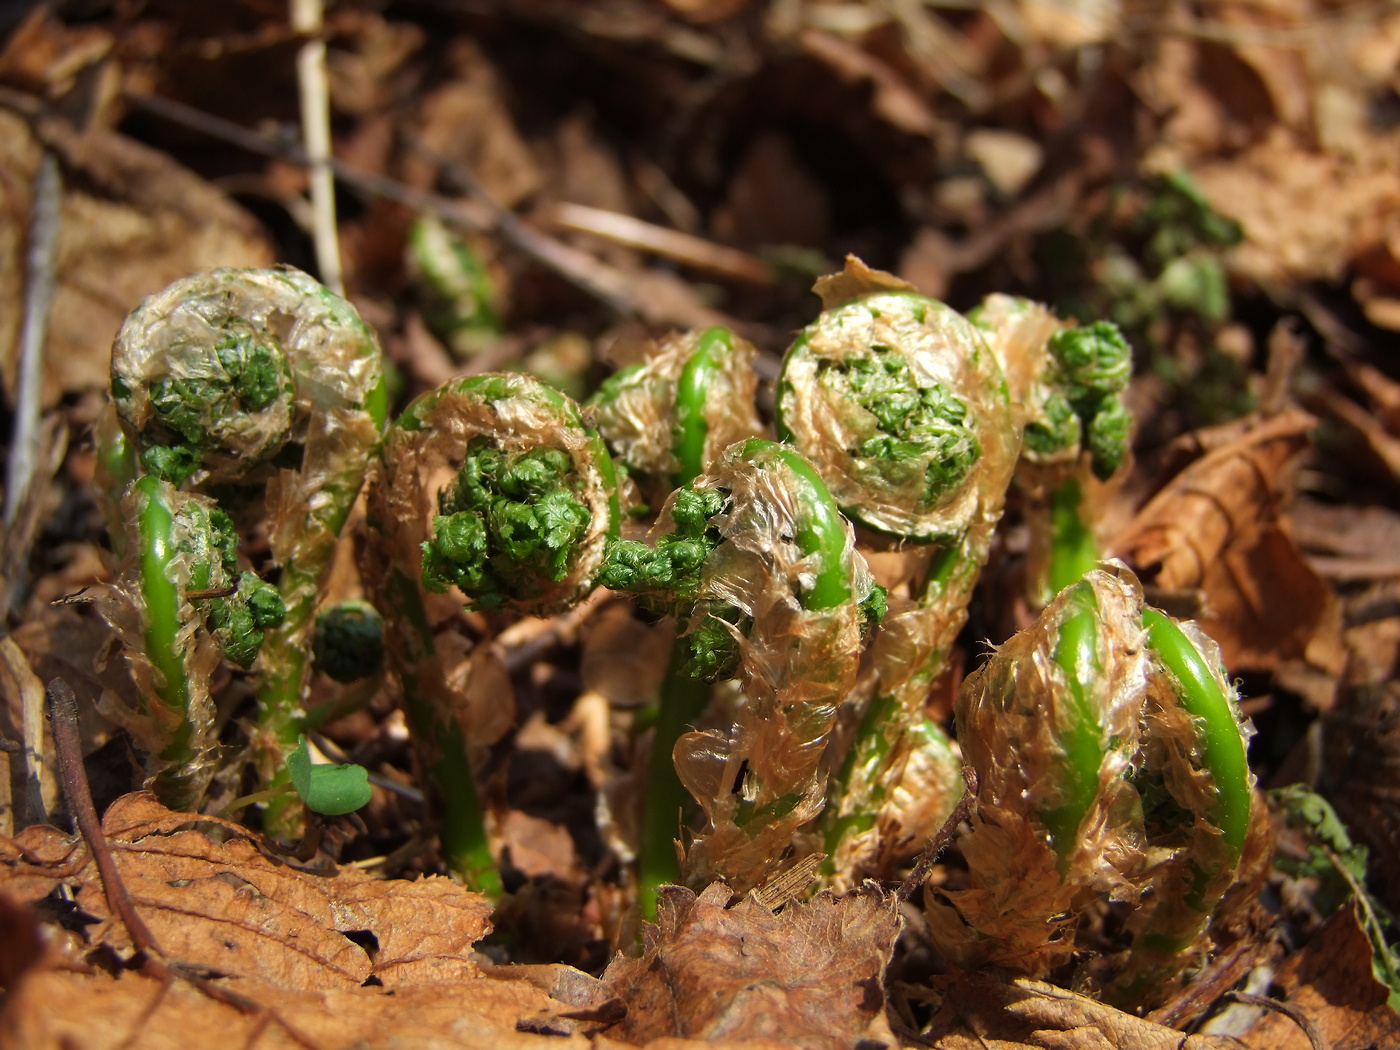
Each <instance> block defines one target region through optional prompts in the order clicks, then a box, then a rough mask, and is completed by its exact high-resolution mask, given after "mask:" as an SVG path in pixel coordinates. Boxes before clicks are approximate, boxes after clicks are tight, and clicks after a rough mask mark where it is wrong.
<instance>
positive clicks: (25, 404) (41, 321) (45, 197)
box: [5, 150, 63, 526]
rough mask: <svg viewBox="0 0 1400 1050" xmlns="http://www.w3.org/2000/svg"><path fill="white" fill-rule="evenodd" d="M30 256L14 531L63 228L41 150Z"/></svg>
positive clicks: (12, 497) (49, 157)
mask: <svg viewBox="0 0 1400 1050" xmlns="http://www.w3.org/2000/svg"><path fill="white" fill-rule="evenodd" d="M29 215H30V222H29V251H28V252H27V253H26V254H25V274H24V276H25V283H24V331H23V333H22V335H21V336H20V357H19V376H18V380H17V382H16V384H15V422H14V431H13V434H12V437H11V442H10V458H9V474H8V478H7V481H6V485H5V524H6V525H7V526H13V525H14V523H15V518H16V516H17V515H18V513H19V509H20V506H21V505H22V504H23V502H24V496H25V494H26V493H27V492H28V491H29V486H30V484H31V482H32V480H33V477H34V470H35V464H36V463H37V462H38V459H39V411H40V409H41V408H42V402H43V382H44V340H45V339H46V338H47V336H48V329H49V311H50V309H51V308H52V306H53V295H54V270H55V268H56V266H57V261H58V231H59V228H60V227H61V226H62V224H63V179H62V176H61V175H60V173H59V170H58V158H57V157H55V156H54V155H53V154H52V153H51V152H49V151H48V150H45V151H44V153H43V156H42V157H40V158H39V171H38V173H37V174H36V175H35V176H34V198H33V205H32V206H31V208H30V212H29Z"/></svg>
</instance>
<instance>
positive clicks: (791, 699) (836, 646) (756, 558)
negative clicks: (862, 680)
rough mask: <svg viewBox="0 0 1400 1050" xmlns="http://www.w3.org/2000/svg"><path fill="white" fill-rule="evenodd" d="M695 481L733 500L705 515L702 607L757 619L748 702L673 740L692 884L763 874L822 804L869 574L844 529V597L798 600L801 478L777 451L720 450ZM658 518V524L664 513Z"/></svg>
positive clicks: (747, 651) (811, 561)
mask: <svg viewBox="0 0 1400 1050" xmlns="http://www.w3.org/2000/svg"><path fill="white" fill-rule="evenodd" d="M697 485H698V486H699V487H715V488H720V489H723V490H724V491H726V492H727V493H728V494H729V497H730V509H729V510H728V512H727V513H725V514H723V515H720V516H717V517H716V518H714V519H712V523H713V524H714V525H715V526H716V527H718V529H719V531H720V534H721V536H722V537H723V541H724V542H722V543H721V544H720V546H719V547H717V548H716V549H715V552H714V553H713V554H712V555H711V557H710V559H709V560H708V561H707V563H706V568H705V574H704V578H703V580H702V583H701V586H700V590H699V595H698V596H699V598H700V599H701V602H700V606H699V610H700V611H699V613H698V615H705V613H704V608H705V602H706V601H717V602H720V603H724V604H729V605H734V606H736V607H737V608H738V609H739V610H740V611H741V612H742V613H743V614H744V616H745V617H746V619H751V621H752V624H753V627H752V630H751V631H750V633H749V634H748V636H747V637H742V636H740V637H739V638H738V641H739V650H740V659H739V672H738V677H739V679H740V680H741V682H742V684H743V688H744V693H745V697H746V700H745V703H744V704H743V705H742V707H740V708H739V710H738V712H737V716H736V721H735V724H734V725H733V726H732V727H731V729H730V730H729V732H728V733H727V734H721V733H718V732H709V733H696V732H692V733H688V734H686V735H684V736H682V737H681V738H680V740H679V741H678V742H677V744H676V747H675V751H674V755H675V759H676V771H677V773H678V774H679V776H680V778H681V782H682V783H683V784H685V786H686V788H687V789H688V790H689V791H690V792H691V793H692V794H694V795H695V796H696V798H697V799H698V800H699V802H700V805H701V807H702V809H703V810H704V811H705V816H706V827H705V829H704V831H703V832H701V833H700V834H699V835H698V836H697V837H696V840H695V842H694V843H693V844H692V845H691V847H690V849H689V850H688V851H687V853H686V858H685V865H684V871H685V877H686V878H687V880H688V881H690V882H692V883H697V884H704V883H707V882H709V881H712V880H713V879H715V878H725V879H727V880H729V881H730V883H731V885H733V886H735V887H736V888H740V889H744V888H748V887H750V886H753V885H756V884H757V883H758V882H759V881H761V880H762V878H763V876H764V875H765V874H766V873H767V872H768V871H769V870H771V869H772V867H773V865H774V864H775V863H776V862H777V861H778V860H779V859H780V857H781V855H782V854H783V852H784V851H785V850H786V848H787V847H788V845H789V843H790V842H791V840H792V836H793V834H794V832H795V831H796V830H797V829H798V827H800V826H801V825H802V824H803V823H805V822H806V821H808V820H810V819H811V818H812V817H814V816H816V815H817V813H818V812H820V810H821V807H822V798H823V793H824V790H825V782H826V778H825V773H824V771H823V770H822V767H821V759H822V755H823V752H824V750H825V748H826V745H827V741H828V739H829V736H830V732H831V727H832V723H833V721H834V719H835V714H836V707H837V705H838V704H839V703H840V702H841V700H842V699H843V698H844V697H845V696H846V694H847V693H848V692H849V691H850V689H851V687H852V686H853V685H854V684H855V677H856V671H857V668H858V666H859V663H860V653H861V648H862V640H861V620H862V614H861V612H860V609H859V608H858V602H859V601H860V600H861V599H862V598H863V597H864V596H865V595H866V594H868V593H869V591H870V589H871V587H872V586H873V581H872V579H871V577H870V574H869V571H868V569H867V568H866V567H865V562H864V559H862V558H861V557H860V555H859V554H857V553H856V551H855V545H854V537H853V534H852V533H851V531H850V528H849V526H847V533H846V547H845V550H844V552H843V554H842V561H843V563H844V568H845V571H846V573H847V574H848V575H849V578H850V579H851V581H852V587H851V590H852V595H851V599H850V600H849V601H847V602H844V603H842V604H841V605H838V606H836V607H834V608H830V609H815V610H809V609H806V608H804V607H803V604H802V594H803V592H804V589H805V587H806V584H805V583H804V580H810V579H812V578H813V577H814V575H815V572H816V565H815V558H816V557H817V556H816V555H807V554H804V553H803V552H802V551H801V549H800V548H799V547H798V545H797V544H796V543H795V542H794V541H793V539H792V537H793V536H795V535H796V534H797V533H798V531H800V529H801V527H802V523H803V522H804V521H805V520H806V513H807V512H806V510H805V508H804V506H803V504H802V498H803V497H802V496H801V495H800V493H802V492H803V491H804V487H803V483H802V482H800V481H799V480H798V479H796V478H794V477H791V476H789V474H788V468H786V467H785V466H783V465H782V464H781V461H780V460H776V459H775V460H773V461H770V462H768V463H766V464H764V465H756V464H754V463H751V462H748V461H747V460H746V459H744V458H743V457H742V456H740V455H735V454H730V455H726V457H725V458H724V459H723V460H722V461H721V464H720V466H719V467H718V468H717V470H716V471H715V472H714V473H713V474H711V475H708V476H706V477H705V478H703V479H701V480H700V481H699V482H697ZM662 517H663V526H664V525H665V523H666V522H667V521H668V520H669V515H667V514H663V516H662ZM775 802H776V803H778V804H779V805H781V806H783V807H787V806H789V805H790V806H791V808H790V809H788V810H787V812H785V813H782V814H773V815H768V816H764V817H755V819H753V820H752V821H751V822H750V823H748V824H747V826H740V824H739V823H738V820H739V819H742V818H741V817H740V812H741V804H742V803H751V804H752V807H753V808H754V809H756V810H761V809H762V808H763V807H764V806H766V805H769V804H771V803H775Z"/></svg>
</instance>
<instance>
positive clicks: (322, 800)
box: [287, 736, 374, 817]
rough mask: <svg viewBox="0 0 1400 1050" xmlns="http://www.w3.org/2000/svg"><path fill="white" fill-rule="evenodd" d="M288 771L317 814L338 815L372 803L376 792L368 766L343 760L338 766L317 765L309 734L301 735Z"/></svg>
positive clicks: (307, 802)
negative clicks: (313, 758) (370, 783)
mask: <svg viewBox="0 0 1400 1050" xmlns="http://www.w3.org/2000/svg"><path fill="white" fill-rule="evenodd" d="M287 771H288V773H289V774H290V776H291V781H292V786H293V787H295V788H296V792H297V794H298V795H300V796H301V800H302V801H303V802H305V803H306V808H307V809H309V810H311V811H312V812H313V813H323V814H325V815H326V816H328V817H338V816H341V815H342V814H345V813H353V812H355V810H357V809H360V808H361V807H363V806H367V805H369V800H370V799H371V798H372V797H373V795H374V792H373V791H372V790H371V788H370V786H369V772H368V771H367V770H366V769H365V767H364V766H357V765H353V764H351V763H347V762H342V763H339V764H337V765H316V764H313V763H312V761H311V752H310V750H309V749H308V748H307V746H306V737H304V736H300V737H297V746H296V750H295V751H293V752H292V753H291V754H290V755H288V756H287Z"/></svg>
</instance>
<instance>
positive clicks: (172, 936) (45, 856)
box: [0, 792, 490, 991]
mask: <svg viewBox="0 0 1400 1050" xmlns="http://www.w3.org/2000/svg"><path fill="white" fill-rule="evenodd" d="M196 819H207V818H196V817H194V816H192V815H191V814H185V813H171V812H170V811H169V810H167V809H165V808H164V807H163V806H161V805H160V804H159V803H158V802H156V800H155V798H154V797H153V796H152V795H150V794H147V793H145V792H138V793H136V794H131V795H126V796H123V797H122V798H120V799H118V800H117V801H116V802H115V803H113V804H112V806H111V807H109V809H108V810H107V813H106V816H105V817H104V819H103V830H104V832H105V833H106V835H107V837H108V839H109V840H110V841H111V844H112V847H113V853H114V854H115V857H116V860H117V866H118V868H119V870H120V872H121V875H122V878H123V881H124V882H125V883H126V887H127V890H128V891H129V892H130V894H131V896H132V899H133V901H134V903H135V905H136V907H137V909H138V910H139V912H140V913H141V915H142V917H143V918H144V919H145V920H146V923H147V924H148V925H149V926H150V928H151V931H152V933H154V935H155V937H156V939H157V941H158V942H159V943H160V945H161V947H162V949H163V950H164V951H165V952H166V953H167V955H168V956H169V957H170V958H172V959H176V960H178V961H180V962H182V963H186V964H189V965H193V966H197V967H201V968H204V969H208V970H211V971H214V972H217V973H220V974H227V975H236V976H240V977H247V978H251V979H255V980H260V981H266V982H269V983H271V984H274V985H276V986H278V987H280V988H285V989H288V990H297V991H319V990H326V989H331V988H347V987H349V988H353V987H358V986H359V985H361V984H363V983H364V982H365V981H366V980H367V979H368V978H369V977H370V976H371V975H374V976H377V977H379V979H380V980H381V981H382V982H383V983H384V984H386V985H388V984H394V985H402V984H403V983H404V982H406V981H415V980H422V979H433V980H442V979H448V978H453V979H460V978H463V977H471V976H474V975H475V974H476V967H475V965H474V964H473V963H471V962H470V961H469V960H468V958H467V953H468V952H469V950H470V947H471V945H472V943H473V942H474V941H476V940H479V939H480V938H481V937H483V936H485V934H486V933H487V932H488V931H489V929H490V925H489V922H488V921H487V916H488V915H489V914H490V906H489V905H488V904H487V903H486V902H485V900H484V899H483V898H481V897H480V896H478V895H476V894H473V893H471V892H469V891H467V890H465V889H463V888H461V887H460V886H458V885H456V884H455V883H453V882H451V881H450V880H448V879H445V878H429V879H423V880H421V881H419V882H385V881H378V880H374V879H372V878H370V877H369V876H367V875H363V874H361V873H359V872H355V871H353V870H347V871H344V872H341V873H340V874H338V875H336V876H334V877H333V878H327V877H318V876H315V875H311V874H308V873H306V872H303V871H299V870H297V869H296V868H293V867H290V866H288V865H286V864H283V863H281V862H279V861H277V860H274V859H272V858H270V857H269V856H268V855H266V854H265V853H263V852H262V851H261V850H260V849H259V848H258V845H257V844H256V843H255V842H254V840H253V839H252V838H251V837H249V836H248V834H247V832H245V831H243V830H242V829H241V828H239V827H238V825H236V824H230V823H226V822H215V823H216V826H217V827H219V828H221V829H222V830H223V832H225V833H231V837H229V838H227V840H226V841H224V842H216V841H214V840H212V839H211V838H209V837H208V836H206V835H205V834H203V833H202V832H201V831H198V830H195V828H194V827H193V826H192V822H193V821H194V820H196ZM8 847H9V848H8V849H7V850H5V851H4V852H3V853H0V858H3V860H4V867H3V868H0V885H3V886H4V888H5V889H6V890H7V892H9V893H10V894H11V895H12V896H14V897H15V898H17V899H18V900H20V901H22V902H26V903H33V902H35V901H37V900H39V899H41V898H42V897H44V896H46V895H47V894H48V893H49V892H51V891H52V890H53V889H54V888H56V887H57V886H58V885H60V884H64V885H69V886H71V887H73V888H74V889H75V891H76V897H77V903H78V907H79V908H80V910H81V911H83V912H84V913H86V914H88V915H91V916H93V917H94V918H96V919H97V920H98V921H97V923H96V925H94V926H92V927H89V928H88V930H87V931H86V935H87V938H88V941H89V943H90V944H93V945H98V944H101V945H105V946H107V947H108V948H110V949H112V950H114V951H116V952H118V953H122V954H125V953H127V952H129V951H130V948H131V942H130V939H129V938H128V936H127V933H126V930H125V928H124V927H123V926H122V925H121V923H120V922H119V921H117V920H116V919H114V918H113V917H112V915H111V914H110V912H109V910H108V907H107V899H106V896H105V894H104V892H103V888H102V884H101V881H100V880H99V879H98V877H97V872H96V868H95V866H94V865H93V864H92V862H91V860H90V859H89V858H88V856H87V853H86V850H82V849H77V848H74V846H73V844H72V843H71V841H70V840H69V839H68V838H67V837H66V836H64V835H63V833H62V832H60V831H58V830H57V829H55V828H47V827H34V828H29V829H26V830H25V831H24V832H22V833H21V834H20V835H19V836H17V837H16V838H15V839H14V840H12V841H11V842H10V843H8ZM360 930H367V931H369V932H370V933H371V934H373V935H374V937H375V938H376V939H377V940H378V942H379V950H378V952H377V953H376V958H375V960H374V961H371V959H370V958H369V956H368V955H367V953H366V951H365V949H364V948H362V947H361V946H360V945H359V944H358V943H356V942H355V941H353V940H351V939H350V938H348V937H346V936H345V934H346V933H350V932H354V931H360Z"/></svg>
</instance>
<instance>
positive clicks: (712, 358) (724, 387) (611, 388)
mask: <svg viewBox="0 0 1400 1050" xmlns="http://www.w3.org/2000/svg"><path fill="white" fill-rule="evenodd" d="M756 357H757V351H756V350H755V349H754V347H753V344H751V343H749V342H748V341H747V340H744V339H740V338H739V337H738V336H736V335H735V334H734V333H733V332H731V331H729V329H727V328H718V327H716V328H706V329H703V330H701V331H698V332H687V333H685V334H681V335H672V336H670V337H668V338H666V339H664V340H662V341H661V343H660V344H659V345H658V346H657V347H656V348H655V351H654V352H653V353H652V354H650V355H649V356H648V357H647V359H646V360H645V361H641V362H638V363H637V364H634V365H630V366H628V367H627V368H624V369H622V370H621V371H619V372H617V373H615V374H613V375H611V376H609V377H608V378H607V379H605V380H604V381H603V384H602V386H600V387H599V388H598V391H597V393H595V394H594V395H593V396H592V397H591V398H589V399H588V402H587V404H586V405H585V409H586V411H587V413H588V415H589V417H590V418H591V419H592V420H593V421H594V422H595V424H596V425H597V427H598V432H599V433H601V434H602V435H603V438H604V440H606V441H607V443H608V448H609V449H611V450H612V453H613V458H614V459H615V460H616V462H617V465H618V469H619V471H621V472H623V473H625V474H626V475H627V476H628V477H629V478H630V479H631V480H632V482H633V483H634V484H635V485H636V486H637V489H638V492H639V494H640V496H641V498H642V499H643V500H644V501H645V502H646V503H649V504H650V505H651V506H652V507H660V506H661V504H662V503H663V502H665V500H666V497H667V496H668V495H669V494H670V493H671V492H673V491H674V490H676V489H678V488H680V487H681V486H682V485H684V484H686V482H688V481H692V480H694V479H695V478H697V477H699V476H700V475H701V474H703V473H705V471H706V470H708V469H709V468H710V467H711V466H712V465H713V464H714V463H715V461H716V460H718V459H719V456H720V453H722V452H723V451H724V450H725V449H727V448H728V447H729V446H730V445H732V444H734V442H736V441H742V440H744V439H745V438H750V437H757V436H758V435H759V434H761V433H762V432H763V424H762V422H761V421H760V420H759V418H758V413H757V411H756V409H755V408H754V398H755V394H756V392H757V386H758V376H757V373H756V372H755V371H754V360H755V358H756ZM643 512H645V510H644V508H643Z"/></svg>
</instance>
